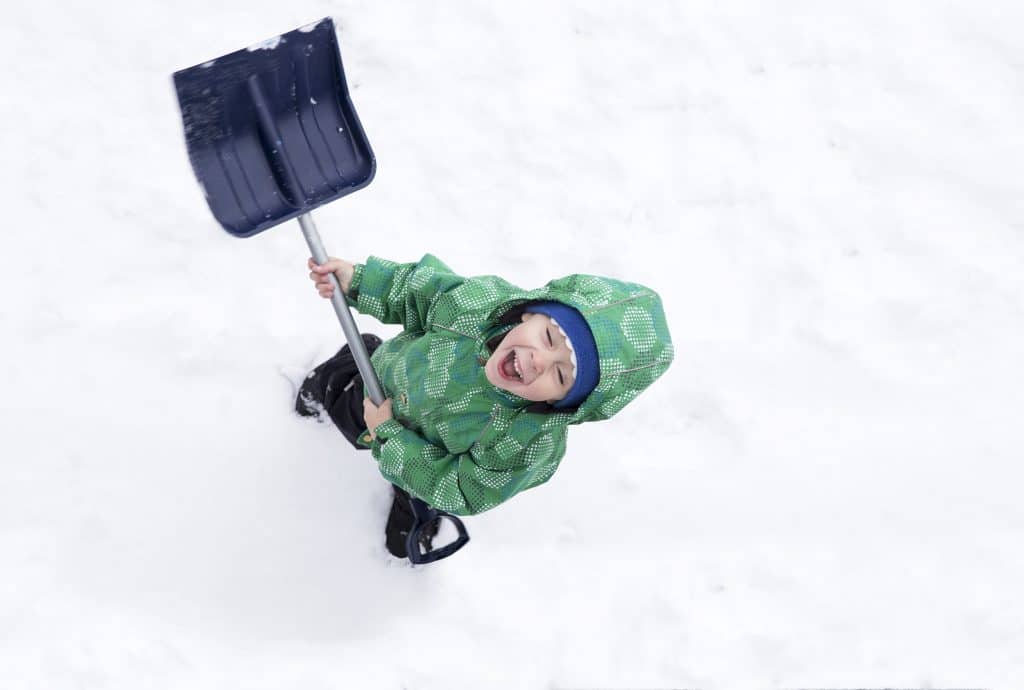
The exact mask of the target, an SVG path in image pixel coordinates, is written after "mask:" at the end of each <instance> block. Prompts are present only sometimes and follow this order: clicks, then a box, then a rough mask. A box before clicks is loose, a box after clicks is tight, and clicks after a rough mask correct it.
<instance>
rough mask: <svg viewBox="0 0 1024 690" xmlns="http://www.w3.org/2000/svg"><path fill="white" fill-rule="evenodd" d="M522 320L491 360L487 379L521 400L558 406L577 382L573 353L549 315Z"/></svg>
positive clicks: (525, 317)
mask: <svg viewBox="0 0 1024 690" xmlns="http://www.w3.org/2000/svg"><path fill="white" fill-rule="evenodd" d="M522 320H523V322H522V323H521V324H519V325H518V326H516V327H515V328H513V329H512V330H511V331H509V332H508V333H507V334H506V335H505V338H504V340H502V341H501V344H500V345H499V346H498V349H497V350H495V351H494V353H493V354H492V355H491V357H490V359H488V360H487V364H486V365H485V367H484V371H485V372H486V375H487V380H488V381H490V382H491V383H492V384H494V385H495V386H497V387H498V388H501V389H502V390H506V391H508V392H509V393H513V394H515V395H518V396H519V397H520V398H525V399H526V400H532V401H535V402H540V401H547V402H549V403H555V402H557V401H559V400H561V399H562V398H564V397H565V396H566V394H567V393H568V392H569V390H570V389H571V388H572V384H573V383H574V381H575V379H574V378H573V367H572V361H571V360H570V355H571V350H569V346H568V344H567V343H566V339H565V336H563V335H562V334H561V332H560V331H559V330H558V326H556V325H555V324H554V323H552V321H551V318H550V317H548V316H547V315H546V314H533V313H530V312H527V313H525V314H523V317H522Z"/></svg>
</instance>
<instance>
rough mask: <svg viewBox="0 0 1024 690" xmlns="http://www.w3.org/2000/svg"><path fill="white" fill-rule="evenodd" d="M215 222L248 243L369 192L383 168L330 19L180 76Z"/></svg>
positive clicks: (192, 152)
mask: <svg viewBox="0 0 1024 690" xmlns="http://www.w3.org/2000/svg"><path fill="white" fill-rule="evenodd" d="M174 87H175V89H176V90H177V93H178V104H179V106H180V107H181V116H182V119H183V121H184V125H185V143H186V145H187V146H188V155H189V160H190V161H191V162H192V169H193V170H194V171H195V174H196V178H198V180H199V184H200V186H201V187H202V189H203V192H204V194H205V195H206V200H207V202H208V203H209V204H210V210H211V211H213V215H214V217H215V218H216V219H217V221H218V222H219V223H220V224H221V226H223V228H224V229H225V230H227V231H228V232H229V233H231V234H232V235H235V236H237V237H249V236H251V235H255V234H256V233H258V232H262V231H264V230H266V229H268V228H271V227H273V226H274V225H277V224H278V223H283V222H284V221H286V220H290V219H292V218H295V217H296V216H298V215H300V214H303V213H307V212H309V211H311V210H313V209H314V208H316V207H317V206H322V205H323V204H326V203H328V202H331V201H334V200H335V199H338V198H340V197H343V196H345V195H346V194H351V193H352V192H354V191H356V190H358V189H362V188H363V187H365V186H366V185H368V184H370V181H371V180H372V179H373V175H374V172H375V171H376V167H377V163H376V160H375V159H374V156H373V151H372V150H371V149H370V142H369V141H368V140H367V138H366V133H365V132H364V131H363V127H362V125H361V124H360V122H359V117H358V116H357V115H356V111H355V108H354V107H353V106H352V100H351V99H350V98H349V95H348V87H347V85H346V83H345V71H344V69H343V67H342V64H341V52H340V50H339V48H338V40H337V37H336V36H335V32H334V22H333V21H332V20H331V19H330V18H329V17H328V18H325V19H323V20H321V21H320V22H318V23H317V24H315V25H311V26H308V27H303V28H301V29H296V30H295V31H289V32H288V33H286V34H283V35H281V36H279V37H277V38H275V39H271V40H269V41H265V42H264V43H262V44H259V45H257V46H252V47H250V48H245V49H243V50H239V51H236V52H234V53H230V54H228V55H224V56H223V57H219V58H217V59H215V60H210V61H208V62H204V63H203V64H201V65H196V66H195V67H189V68H188V69H184V70H181V71H180V72H175V73H174Z"/></svg>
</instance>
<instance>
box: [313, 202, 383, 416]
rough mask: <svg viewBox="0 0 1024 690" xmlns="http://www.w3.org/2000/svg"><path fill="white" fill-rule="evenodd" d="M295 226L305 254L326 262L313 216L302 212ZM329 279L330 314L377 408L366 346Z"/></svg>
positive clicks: (379, 393) (377, 390) (379, 396)
mask: <svg viewBox="0 0 1024 690" xmlns="http://www.w3.org/2000/svg"><path fill="white" fill-rule="evenodd" d="M299 225H301V226H302V235H303V236H304V237H305V238H306V244H308V245H309V251H310V252H312V254H313V260H314V261H316V262H317V263H318V264H323V263H324V262H326V261H327V250H325V249H324V243H323V242H321V241H320V233H318V232H317V231H316V225H315V224H314V223H313V216H312V215H311V214H309V213H303V214H302V215H301V216H299ZM330 280H331V285H333V286H334V294H332V295H331V304H332V305H334V313H335V314H337V315H338V321H340V322H341V330H342V331H344V332H345V340H347V341H348V347H349V349H350V350H351V351H352V355H353V357H355V360H356V366H357V367H358V368H359V373H360V375H361V376H362V377H363V382H364V383H366V387H367V388H368V389H369V390H370V400H371V401H372V402H373V404H374V405H380V404H382V403H383V402H384V390H383V389H382V388H381V387H380V381H379V380H378V379H377V372H375V371H374V370H373V365H372V364H370V355H369V354H367V352H366V344H365V343H364V342H363V337H362V336H361V335H359V329H358V328H356V321H355V319H353V318H352V312H351V311H350V310H349V308H348V302H346V301H345V293H344V292H342V290H341V285H340V284H339V283H338V278H337V276H335V275H334V274H333V273H331V274H330Z"/></svg>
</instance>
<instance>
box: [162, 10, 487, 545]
mask: <svg viewBox="0 0 1024 690" xmlns="http://www.w3.org/2000/svg"><path fill="white" fill-rule="evenodd" d="M174 86H175V89H176V90H177V93H178V104H179V106H180V107H181V115H182V119H183V120H184V125H185V144H186V146H187V147H188V155H189V160H190V161H191V163H192V169H193V171H194V172H195V174H196V177H197V178H198V180H199V185H200V187H202V189H203V193H204V194H205V195H206V201H207V203H208V204H209V205H210V210H211V211H212V212H213V215H214V217H215V218H216V219H217V221H218V222H219V223H220V224H221V226H222V227H223V228H224V229H225V230H226V231H227V232H229V233H230V234H232V235H234V236H236V237H251V236H253V235H255V234H257V233H260V232H263V231H264V230H268V229H270V228H272V227H274V226H275V225H278V224H280V223H283V222H285V221H287V220H291V219H292V218H297V219H298V221H299V225H300V226H301V228H302V234H303V235H304V236H305V238H306V243H307V244H308V245H309V250H310V252H311V253H312V256H313V259H314V260H315V261H316V262H317V263H318V264H322V263H324V262H325V261H327V251H326V250H325V249H324V246H323V242H321V240H320V235H319V233H318V232H317V230H316V226H315V225H314V224H313V216H312V213H311V212H312V210H313V209H315V208H316V207H318V206H323V205H324V204H327V203H330V202H332V201H334V200H335V199H340V198H341V197H343V196H345V195H346V194H351V193H352V192H355V191H358V190H360V189H362V188H363V187H365V186H366V185H368V184H370V181H371V180H372V179H373V175H374V172H375V171H376V168H377V162H376V160H375V158H374V156H373V151H372V150H371V149H370V142H369V141H368V140H367V138H366V133H365V132H364V131H363V127H362V125H361V124H360V122H359V117H358V116H357V115H356V111H355V108H354V107H353V106H352V101H351V99H350V98H349V95H348V86H347V85H346V82H345V71H344V69H343V67H342V64H341V51H340V50H339V48H338V40H337V37H336V36H335V31H334V22H333V21H332V20H331V18H330V17H327V18H324V19H322V20H320V21H319V22H316V23H314V24H310V25H308V26H304V27H301V28H299V29H296V30H294V31H289V32H288V33H286V34H282V35H280V36H277V37H276V38H273V39H270V40H267V41H264V42H262V43H259V44H256V45H253V46H250V47H248V48H245V49H242V50H238V51H235V52H234V53H230V54H228V55H224V56H222V57H219V58H216V59H214V60H210V61H208V62H204V63H202V64H200V65H196V66H195V67H189V68H188V69H183V70H181V71H179V72H175V73H174ZM330 280H331V283H332V284H333V285H334V294H333V295H332V296H331V304H332V305H333V306H334V311H335V313H336V314H337V315H338V320H339V321H340V322H341V328H342V331H344V333H345V339H346V340H347V341H348V345H349V349H350V350H351V351H352V355H353V357H354V359H355V363H356V366H357V368H358V370H359V373H360V375H361V376H362V378H363V381H364V382H365V383H366V387H367V389H368V391H369V394H370V399H371V400H372V401H373V403H374V404H375V405H380V404H382V403H383V402H384V399H385V396H384V390H383V389H382V388H381V385H380V381H379V380H378V378H377V374H376V372H374V370H373V366H372V365H371V363H370V357H369V355H368V354H367V351H366V345H365V344H364V343H363V339H362V337H361V336H360V335H359V330H358V329H357V328H356V324H355V320H354V319H353V318H352V312H351V311H350V310H349V307H348V303H347V302H346V301H345V297H344V294H343V293H342V291H341V286H340V285H339V284H338V280H337V278H336V277H335V276H334V275H333V274H332V275H331V276H330ZM438 512H439V511H438ZM439 514H440V516H441V517H446V518H449V519H451V520H453V521H454V522H455V523H456V528H457V530H458V533H459V538H458V540H456V542H453V543H452V544H451V545H449V546H455V548H452V549H450V550H449V549H448V547H444V548H445V550H448V552H447V553H445V555H450V554H451V553H454V551H456V550H458V548H461V547H462V546H463V545H464V544H465V543H466V542H467V541H469V537H468V535H466V533H465V528H463V527H462V523H461V521H460V520H459V519H458V518H456V517H455V516H452V515H449V514H447V513H439ZM417 527H420V525H417ZM414 531H415V532H417V533H418V532H419V531H420V530H419V529H416V530H414ZM456 544H457V546H456ZM439 557H444V556H439Z"/></svg>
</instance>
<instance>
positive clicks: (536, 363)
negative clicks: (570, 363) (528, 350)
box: [531, 350, 551, 376]
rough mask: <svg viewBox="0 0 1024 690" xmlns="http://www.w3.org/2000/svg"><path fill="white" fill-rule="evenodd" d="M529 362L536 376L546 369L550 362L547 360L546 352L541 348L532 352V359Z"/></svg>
mask: <svg viewBox="0 0 1024 690" xmlns="http://www.w3.org/2000/svg"><path fill="white" fill-rule="evenodd" d="M531 363H532V364H533V371H534V373H535V374H537V376H540V375H541V374H543V373H544V372H545V371H547V370H548V365H550V364H551V362H550V361H549V356H548V353H547V352H544V351H543V350H541V351H540V352H534V353H533V360H532V362H531Z"/></svg>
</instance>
